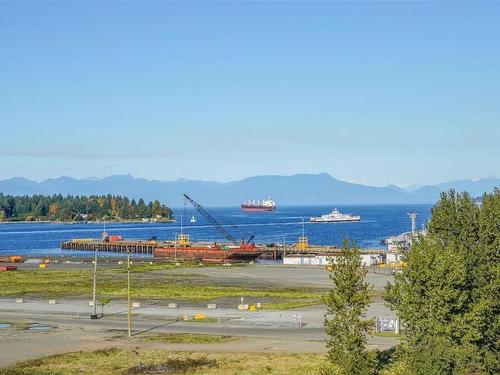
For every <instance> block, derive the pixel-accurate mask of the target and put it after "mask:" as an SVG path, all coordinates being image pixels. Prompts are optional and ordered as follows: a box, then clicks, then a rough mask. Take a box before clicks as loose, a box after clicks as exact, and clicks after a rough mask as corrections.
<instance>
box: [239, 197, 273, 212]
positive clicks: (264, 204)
mask: <svg viewBox="0 0 500 375" xmlns="http://www.w3.org/2000/svg"><path fill="white" fill-rule="evenodd" d="M241 209H242V210H243V211H274V210H276V203H275V202H274V201H273V200H272V199H271V198H268V199H263V200H261V201H259V200H257V201H256V200H249V201H245V202H243V203H242V204H241Z"/></svg>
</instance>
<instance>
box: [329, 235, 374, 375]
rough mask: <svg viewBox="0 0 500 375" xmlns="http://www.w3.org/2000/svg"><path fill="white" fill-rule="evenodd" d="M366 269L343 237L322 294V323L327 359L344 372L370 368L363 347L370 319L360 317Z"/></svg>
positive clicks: (366, 293) (358, 374) (357, 373)
mask: <svg viewBox="0 0 500 375" xmlns="http://www.w3.org/2000/svg"><path fill="white" fill-rule="evenodd" d="M366 272H367V271H366V269H365V267H363V265H362V263H361V256H360V250H359V248H358V247H356V246H355V245H354V244H352V245H350V244H349V241H348V240H345V241H344V244H343V247H342V255H341V256H338V257H336V258H335V262H333V263H332V264H331V266H330V280H331V281H332V283H333V287H332V288H331V289H330V292H329V293H328V295H327V296H326V306H327V312H326V314H325V327H326V333H327V335H328V338H327V348H328V359H329V361H330V362H331V363H332V364H335V365H337V366H339V368H340V369H341V371H342V373H343V374H346V375H364V374H372V373H373V372H374V363H373V357H372V355H371V354H370V353H369V352H368V351H367V350H366V333H367V332H368V330H369V329H370V328H371V327H372V326H373V321H372V320H366V319H363V318H364V314H365V312H366V309H367V307H368V305H369V304H370V302H371V295H370V291H371V286H370V285H369V284H368V283H366V282H365V280H364V277H365V276H366Z"/></svg>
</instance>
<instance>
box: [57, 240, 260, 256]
mask: <svg viewBox="0 0 500 375" xmlns="http://www.w3.org/2000/svg"><path fill="white" fill-rule="evenodd" d="M184 236H185V235H184ZM61 249H62V250H77V251H78V250H79V251H104V252H110V253H122V254H126V253H128V252H130V253H131V254H141V255H152V256H153V257H154V258H165V259H169V260H175V261H196V262H207V263H231V262H245V261H252V260H254V259H255V258H258V257H259V256H261V255H262V254H264V252H265V248H263V247H262V246H257V245H255V244H254V243H248V242H242V243H240V244H237V245H235V244H232V243H231V244H230V243H218V242H189V240H187V241H186V242H184V243H183V242H182V241H181V240H179V241H157V240H156V239H155V238H154V237H153V238H151V239H149V240H127V239H123V238H120V240H116V241H105V240H102V239H99V238H95V239H93V238H84V239H73V240H69V241H63V242H61Z"/></svg>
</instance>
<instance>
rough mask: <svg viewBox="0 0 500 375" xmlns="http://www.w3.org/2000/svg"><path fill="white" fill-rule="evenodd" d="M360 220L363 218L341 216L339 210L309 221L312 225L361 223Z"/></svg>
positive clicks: (314, 217)
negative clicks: (345, 222)
mask: <svg viewBox="0 0 500 375" xmlns="http://www.w3.org/2000/svg"><path fill="white" fill-rule="evenodd" d="M360 220H361V216H358V215H349V214H341V213H340V212H339V210H337V209H334V210H333V211H332V212H330V213H329V214H325V215H321V216H313V217H311V219H310V220H309V221H311V222H312V223H340V222H343V221H360Z"/></svg>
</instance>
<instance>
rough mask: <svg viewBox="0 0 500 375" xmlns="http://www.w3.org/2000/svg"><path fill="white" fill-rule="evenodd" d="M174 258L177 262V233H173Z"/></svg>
mask: <svg viewBox="0 0 500 375" xmlns="http://www.w3.org/2000/svg"><path fill="white" fill-rule="evenodd" d="M181 220H182V219H181ZM174 259H175V261H176V262H177V233H175V238H174Z"/></svg>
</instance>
